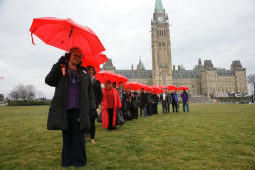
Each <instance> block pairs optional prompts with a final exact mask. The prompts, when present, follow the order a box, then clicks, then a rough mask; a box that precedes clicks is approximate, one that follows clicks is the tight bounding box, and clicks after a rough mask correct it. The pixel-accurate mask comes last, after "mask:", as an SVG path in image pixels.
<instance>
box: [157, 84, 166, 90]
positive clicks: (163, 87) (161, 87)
mask: <svg viewBox="0 0 255 170" xmlns="http://www.w3.org/2000/svg"><path fill="white" fill-rule="evenodd" d="M158 87H159V88H160V89H167V86H166V85H160V86H158Z"/></svg>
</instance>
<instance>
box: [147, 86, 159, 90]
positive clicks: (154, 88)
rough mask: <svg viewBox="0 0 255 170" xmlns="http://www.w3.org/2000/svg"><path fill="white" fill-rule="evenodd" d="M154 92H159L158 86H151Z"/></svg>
mask: <svg viewBox="0 0 255 170" xmlns="http://www.w3.org/2000/svg"><path fill="white" fill-rule="evenodd" d="M149 87H150V88H151V89H152V90H158V89H159V87H158V86H149Z"/></svg>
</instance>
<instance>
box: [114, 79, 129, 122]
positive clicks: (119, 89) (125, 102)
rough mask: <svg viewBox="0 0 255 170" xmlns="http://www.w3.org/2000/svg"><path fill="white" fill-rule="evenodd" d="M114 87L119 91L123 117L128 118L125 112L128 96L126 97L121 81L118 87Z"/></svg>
mask: <svg viewBox="0 0 255 170" xmlns="http://www.w3.org/2000/svg"><path fill="white" fill-rule="evenodd" d="M116 89H117V90H118V92H119V96H120V101H121V104H122V107H121V110H122V112H123V114H124V119H125V120H129V117H127V114H126V112H127V111H128V107H129V97H128V94H127V91H126V90H124V89H123V83H122V82H119V87H118V88H116Z"/></svg>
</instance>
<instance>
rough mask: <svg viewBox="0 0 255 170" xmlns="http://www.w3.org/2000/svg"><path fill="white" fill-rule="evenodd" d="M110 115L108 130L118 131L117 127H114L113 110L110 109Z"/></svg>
mask: <svg viewBox="0 0 255 170" xmlns="http://www.w3.org/2000/svg"><path fill="white" fill-rule="evenodd" d="M108 113H109V125H108V128H107V130H116V127H113V126H112V119H113V108H110V109H108Z"/></svg>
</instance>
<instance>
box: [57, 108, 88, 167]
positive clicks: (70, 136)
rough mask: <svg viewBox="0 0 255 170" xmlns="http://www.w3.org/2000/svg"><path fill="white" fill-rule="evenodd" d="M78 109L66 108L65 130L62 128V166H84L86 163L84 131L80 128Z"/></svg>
mask: <svg viewBox="0 0 255 170" xmlns="http://www.w3.org/2000/svg"><path fill="white" fill-rule="evenodd" d="M79 112H80V110H79V109H69V110H67V127H68V129H67V130H62V135H63V150H62V166H63V167H68V166H72V165H73V166H75V167H84V166H85V165H86V163H87V155H86V150H85V137H84V134H85V133H84V131H82V130H80V122H78V118H79Z"/></svg>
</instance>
